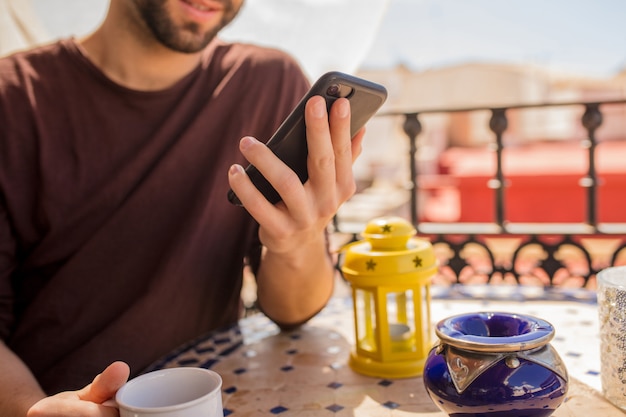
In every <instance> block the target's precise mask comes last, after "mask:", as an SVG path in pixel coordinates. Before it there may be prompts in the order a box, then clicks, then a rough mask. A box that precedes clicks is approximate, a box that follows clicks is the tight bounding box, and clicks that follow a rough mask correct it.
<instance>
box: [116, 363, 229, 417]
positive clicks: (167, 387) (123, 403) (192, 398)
mask: <svg viewBox="0 0 626 417" xmlns="http://www.w3.org/2000/svg"><path fill="white" fill-rule="evenodd" d="M115 401H116V402H117V406H118V407H119V411H120V417H155V416H161V417H165V416H167V417H224V410H223V408H222V378H221V377H220V376H219V374H217V373H215V372H213V371H210V370H208V369H202V368H192V367H182V368H169V369H162V370H159V371H153V372H148V373H146V374H143V375H140V376H138V377H136V378H134V379H131V380H130V381H128V382H127V383H126V384H125V385H124V386H123V387H122V388H120V389H119V390H118V391H117V394H116V395H115Z"/></svg>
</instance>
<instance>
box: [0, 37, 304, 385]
mask: <svg viewBox="0 0 626 417" xmlns="http://www.w3.org/2000/svg"><path fill="white" fill-rule="evenodd" d="M307 88H308V81H307V80H306V77H305V76H304V75H303V73H302V72H301V70H300V68H299V67H298V65H297V64H296V63H295V62H294V61H293V60H292V59H291V58H289V57H288V56H286V55H285V54H283V53H282V52H279V51H275V50H270V49H265V48H260V47H256V46H251V45H242V44H226V43H223V42H221V41H218V40H216V41H214V42H213V43H212V44H211V45H210V46H209V47H208V48H207V51H206V53H205V54H204V55H203V59H202V63H201V65H200V66H198V67H197V68H196V69H195V70H194V71H193V72H191V73H190V74H188V75H187V76H186V77H185V78H183V79H182V80H180V81H179V82H178V83H176V84H175V85H174V86H172V87H170V88H167V89H165V90H162V91H155V92H142V91H134V90H130V89H127V88H124V87H122V86H120V85H117V84H116V83H114V82H112V81H111V80H110V79H108V78H107V77H106V76H105V75H104V74H103V73H102V72H101V71H99V70H98V68H96V67H95V66H94V65H93V64H92V63H91V62H90V61H89V60H88V59H87V58H86V57H85V56H84V55H83V54H82V53H81V50H80V49H79V48H78V46H77V45H76V43H75V42H74V41H73V40H64V41H61V42H58V43H55V44H53V45H49V46H45V47H42V48H39V49H37V50H34V51H30V52H26V53H19V54H16V55H13V56H11V57H8V58H5V59H2V60H0V339H2V340H4V341H5V343H6V344H7V345H8V346H9V347H10V348H11V349H12V350H13V351H15V352H16V353H17V354H18V355H19V356H20V357H21V358H22V359H23V360H24V362H25V363H26V364H27V365H28V366H29V367H30V369H31V370H32V372H33V373H34V374H35V376H36V377H37V378H38V380H39V381H40V383H41V384H42V386H43V388H44V389H45V390H46V391H47V392H48V393H55V392H58V391H60V390H66V389H77V388H80V387H82V386H84V385H85V384H87V383H88V382H90V381H91V380H92V379H93V377H94V376H95V375H96V374H98V373H99V372H101V371H102V370H103V369H104V368H105V367H106V366H107V365H108V364H110V363H111V362H112V361H115V360H124V361H126V362H128V363H129V364H130V365H131V369H132V372H133V374H137V373H138V372H141V371H142V369H143V368H145V367H146V366H147V365H149V364H150V363H151V362H153V361H154V360H156V359H157V358H159V357H160V356H161V355H163V354H165V353H166V352H168V351H169V350H171V349H173V348H175V347H176V346H178V345H179V344H181V343H183V342H185V341H187V340H189V339H192V338H194V337H197V336H198V335H200V334H202V333H205V332H207V331H210V330H212V329H216V328H218V327H221V326H224V325H227V324H231V323H233V322H235V321H236V320H237V318H238V314H239V305H240V301H239V296H240V294H239V293H240V289H241V281H242V265H243V261H244V258H245V257H246V256H251V257H258V255H259V249H260V248H259V243H258V237H257V227H258V226H257V225H256V223H255V222H254V221H253V220H252V219H251V218H250V216H249V215H248V214H247V213H246V211H245V210H244V209H242V208H239V207H234V206H232V205H230V203H228V200H227V198H226V195H227V191H228V180H227V171H228V167H229V166H230V165H231V164H232V163H234V162H238V163H242V164H245V161H244V160H243V158H242V156H241V155H240V153H239V150H238V143H239V139H240V138H241V137H243V136H245V135H252V136H255V137H257V138H258V139H260V140H264V141H265V140H267V139H268V138H269V137H270V135H271V134H272V133H273V131H274V130H275V129H276V128H277V127H278V125H279V124H280V122H281V121H282V119H283V118H284V117H285V116H286V115H287V114H288V113H289V111H290V110H291V109H292V108H293V107H294V106H295V104H296V103H297V101H298V100H299V99H300V98H301V97H302V96H303V95H304V93H305V91H306V89H307Z"/></svg>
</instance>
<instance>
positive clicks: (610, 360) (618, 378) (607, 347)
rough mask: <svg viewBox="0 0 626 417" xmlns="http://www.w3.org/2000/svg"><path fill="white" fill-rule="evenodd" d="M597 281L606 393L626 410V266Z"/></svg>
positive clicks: (605, 271) (602, 274)
mask: <svg viewBox="0 0 626 417" xmlns="http://www.w3.org/2000/svg"><path fill="white" fill-rule="evenodd" d="M597 280H598V315H599V316H598V318H599V320H600V359H601V362H600V363H601V364H600V377H601V380H602V392H603V394H604V396H605V397H606V398H607V399H608V400H609V401H611V402H612V403H613V404H615V405H616V406H618V407H619V408H621V409H622V410H626V266H616V267H610V268H606V269H603V270H602V271H600V272H599V273H598V275H597Z"/></svg>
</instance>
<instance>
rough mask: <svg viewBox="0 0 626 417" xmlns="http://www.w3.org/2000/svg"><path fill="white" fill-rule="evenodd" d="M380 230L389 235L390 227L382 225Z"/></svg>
mask: <svg viewBox="0 0 626 417" xmlns="http://www.w3.org/2000/svg"><path fill="white" fill-rule="evenodd" d="M382 229H383V233H391V225H390V224H385V225H383V227H382Z"/></svg>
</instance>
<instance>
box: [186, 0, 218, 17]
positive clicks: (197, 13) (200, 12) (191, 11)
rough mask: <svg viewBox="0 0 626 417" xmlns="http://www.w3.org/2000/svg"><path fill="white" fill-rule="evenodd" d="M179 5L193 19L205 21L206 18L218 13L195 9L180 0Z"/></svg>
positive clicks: (212, 10)
mask: <svg viewBox="0 0 626 417" xmlns="http://www.w3.org/2000/svg"><path fill="white" fill-rule="evenodd" d="M180 3H181V4H182V7H183V8H184V9H185V10H186V11H187V13H189V14H191V15H192V16H194V17H197V18H201V19H207V18H210V17H213V16H214V15H215V14H216V13H217V12H218V11H217V10H215V9H209V10H200V9H197V8H195V7H193V6H192V5H191V4H189V3H187V2H186V1H183V0H181V1H180Z"/></svg>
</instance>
